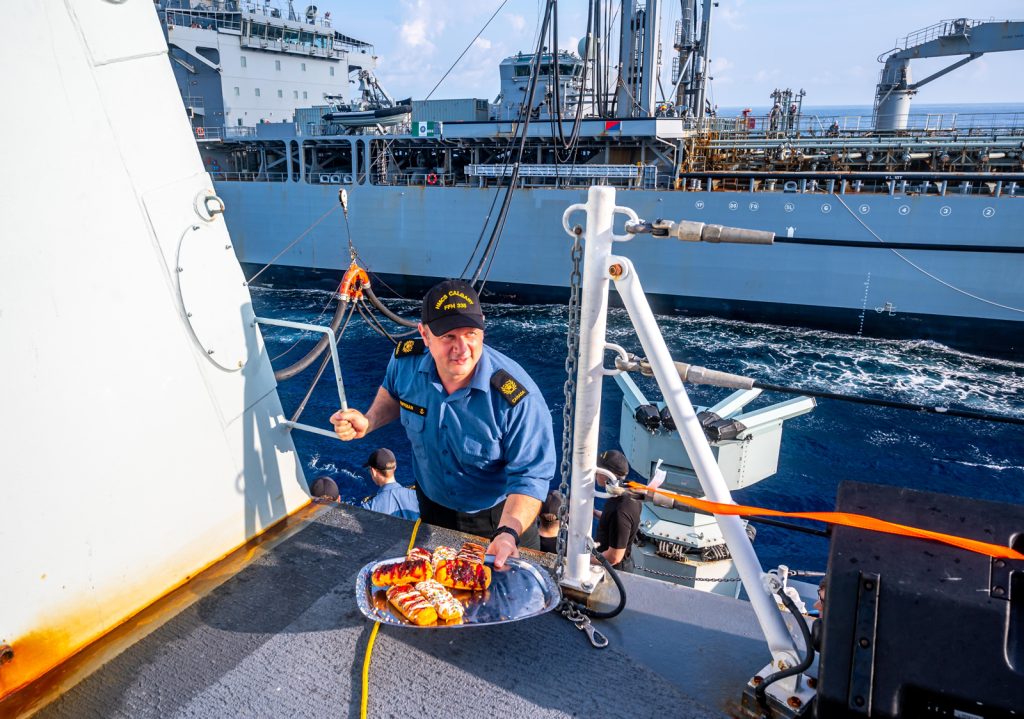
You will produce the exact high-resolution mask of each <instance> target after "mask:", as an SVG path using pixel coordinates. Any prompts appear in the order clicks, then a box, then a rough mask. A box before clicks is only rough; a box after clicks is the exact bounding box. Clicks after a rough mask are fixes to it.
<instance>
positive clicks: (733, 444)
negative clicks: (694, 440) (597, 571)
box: [615, 373, 815, 595]
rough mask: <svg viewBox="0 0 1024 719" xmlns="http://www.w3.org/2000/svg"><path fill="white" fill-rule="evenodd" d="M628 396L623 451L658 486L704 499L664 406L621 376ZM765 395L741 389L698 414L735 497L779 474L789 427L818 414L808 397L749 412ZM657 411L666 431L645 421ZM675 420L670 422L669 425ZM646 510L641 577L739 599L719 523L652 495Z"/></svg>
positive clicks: (621, 436) (639, 561)
mask: <svg viewBox="0 0 1024 719" xmlns="http://www.w3.org/2000/svg"><path fill="white" fill-rule="evenodd" d="M615 382H616V384H617V385H618V386H619V388H620V389H621V390H622V407H621V413H620V414H621V416H620V421H619V443H620V444H621V446H622V450H623V453H624V454H625V455H626V457H627V459H628V460H629V464H630V466H632V467H633V468H634V469H636V470H637V471H638V472H640V473H641V474H644V475H646V476H647V477H648V478H649V480H650V481H651V483H652V484H659V485H660V486H661V487H663V488H664V489H667V490H669V491H672V492H675V493H677V494H684V495H687V496H691V497H698V498H700V497H704V491H703V489H702V488H701V484H700V480H699V479H698V477H697V474H696V472H695V471H694V467H693V462H692V461H691V459H690V457H689V455H688V454H687V452H686V450H685V448H684V446H683V444H682V442H680V439H679V433H678V430H676V428H675V423H674V422H673V421H671V416H670V415H669V414H668V413H667V412H666V411H665V408H666V405H665V403H664V402H662V401H659V402H650V401H649V400H648V399H647V398H646V397H645V396H644V393H643V391H642V390H641V389H640V388H639V387H638V386H637V384H636V383H635V382H634V381H633V380H632V378H631V377H629V376H628V375H627V374H625V373H623V374H619V375H616V376H615ZM760 394H761V390H759V389H741V390H738V391H736V392H733V393H731V394H730V395H729V396H727V397H726V398H725V399H723V400H722V401H721V402H719V403H717V404H715V405H714V406H712V407H696V408H695V409H696V410H697V417H698V419H699V420H701V425H702V427H703V428H704V432H705V436H707V438H708V442H709V445H710V447H711V452H712V454H713V455H714V458H715V461H716V463H717V464H718V467H719V469H720V470H721V472H722V478H723V479H724V480H725V484H726V486H727V487H728V488H729V489H730V490H736V489H742V488H744V487H749V486H751V485H753V484H756V483H757V482H760V481H761V480H763V479H766V478H768V477H770V476H772V475H773V474H775V472H776V471H777V469H778V462H779V450H780V448H781V445H782V427H783V423H784V422H785V421H786V420H789V419H792V418H794V417H798V416H800V415H802V414H806V413H808V412H810V411H811V410H813V409H814V407H815V402H814V400H813V399H811V398H809V397H797V398H795V399H791V400H788V401H785V402H780V403H777V404H771V405H768V406H765V407H761V408H759V409H756V410H752V411H746V407H747V405H749V404H750V403H751V402H753V401H754V400H756V399H757V398H758V397H759V396H760ZM646 407H650V408H652V410H653V414H654V416H659V417H661V422H660V424H659V426H657V427H652V423H650V422H643V421H641V419H642V418H643V417H645V416H647V415H649V414H651V412H648V413H646V414H644V413H643V412H642V410H643V408H646ZM666 419H668V420H669V421H666ZM649 499H650V500H651V501H650V502H645V503H644V505H643V509H642V510H641V517H640V534H641V536H642V537H643V539H644V540H646V541H645V543H644V544H643V545H642V546H640V547H638V548H637V549H635V550H634V552H633V558H634V561H635V563H636V565H637V568H638V570H639V571H640V572H641V573H649V574H652V575H654V576H659V577H665V576H667V577H668V578H670V579H672V580H673V581H675V582H677V583H680V584H684V585H687V586H691V587H695V588H697V589H702V590H705V591H710V592H713V593H716V594H727V595H733V594H735V592H736V589H737V586H736V583H735V580H736V570H735V568H734V566H733V565H732V562H728V561H721V560H727V559H729V556H730V554H729V551H728V549H727V548H726V546H725V539H724V538H723V536H722V530H721V528H720V527H719V525H718V522H717V521H716V519H715V517H713V516H710V515H706V514H701V513H699V512H695V511H694V510H693V509H692V508H689V507H685V506H676V505H675V503H674V502H673V500H672V499H670V498H665V497H663V496H661V495H657V494H654V493H650V497H649Z"/></svg>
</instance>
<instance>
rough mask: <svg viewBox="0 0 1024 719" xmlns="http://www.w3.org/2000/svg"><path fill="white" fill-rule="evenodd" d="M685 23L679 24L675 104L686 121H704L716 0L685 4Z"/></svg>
mask: <svg viewBox="0 0 1024 719" xmlns="http://www.w3.org/2000/svg"><path fill="white" fill-rule="evenodd" d="M681 4H682V20H679V21H678V22H677V23H676V29H675V41H674V43H673V47H674V48H675V50H676V53H677V55H676V57H674V58H673V59H672V82H673V83H674V84H675V102H676V108H677V109H678V110H679V114H680V115H682V116H683V117H695V118H697V120H701V119H702V118H703V117H704V96H705V88H706V85H707V63H708V49H709V47H710V44H711V8H712V7H714V0H703V2H702V3H699V2H698V0H682V1H681Z"/></svg>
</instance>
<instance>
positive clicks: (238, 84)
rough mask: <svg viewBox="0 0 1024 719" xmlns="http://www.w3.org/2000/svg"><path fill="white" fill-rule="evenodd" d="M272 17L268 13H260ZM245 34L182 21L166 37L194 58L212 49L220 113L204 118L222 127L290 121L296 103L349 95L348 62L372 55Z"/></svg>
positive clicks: (369, 61) (363, 64)
mask: <svg viewBox="0 0 1024 719" xmlns="http://www.w3.org/2000/svg"><path fill="white" fill-rule="evenodd" d="M260 19H261V20H262V21H264V22H273V21H272V20H270V19H269V18H260ZM276 22H277V23H278V24H280V25H283V26H289V27H292V26H294V27H298V28H301V27H303V26H302V25H301V24H298V23H287V22H285V21H281V20H278V21H276ZM242 40H243V38H242V37H241V36H240V35H239V34H238V33H237V32H231V31H228V30H220V31H218V30H213V29H205V28H197V27H196V28H194V27H188V26H182V25H170V26H169V27H168V42H170V43H171V44H173V45H175V46H177V47H179V48H181V50H183V51H184V52H186V53H188V54H189V55H190V56H191V57H192V58H193V59H194V60H195V63H196V64H199V63H202V62H203V61H204V56H203V54H202V53H201V52H200V48H206V49H213V50H216V51H217V53H218V55H219V60H220V62H219V63H217V64H215V65H214V64H213V63H209V62H208V61H207V64H209V65H210V66H211V67H215V69H216V71H217V73H218V76H219V79H220V86H221V87H220V89H221V95H222V97H223V105H224V117H223V119H222V118H215V117H211V118H209V119H208V121H207V124H211V125H220V124H221V120H223V124H224V126H226V127H239V126H245V127H251V126H253V125H258V124H260V123H264V122H270V123H274V122H278V123H279V122H292V121H293V120H294V117H295V110H296V109H297V108H300V107H311V106H314V105H324V104H326V103H325V100H324V95H325V94H328V95H344V96H345V97H348V96H349V95H350V94H351V92H352V88H351V87H350V86H349V67H350V66H352V67H360V68H366V69H373V68H374V67H375V65H376V57H375V56H373V55H370V54H368V53H367V52H366V51H365V50H364V51H362V52H355V53H351V52H345V51H338V52H337V57H334V56H331V53H326V52H325V51H323V50H320V49H317V50H316V51H315V52H310V53H303V52H299V51H297V48H296V50H295V51H288V50H282V49H278V47H279V46H281V47H289V48H290V47H291V46H286V45H283V44H281V43H275V42H274V41H269V42H264V43H263V45H264V47H259V43H258V41H257V40H256V39H254V38H249V39H247V42H249V46H243V42H242Z"/></svg>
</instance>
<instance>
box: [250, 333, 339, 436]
mask: <svg viewBox="0 0 1024 719" xmlns="http://www.w3.org/2000/svg"><path fill="white" fill-rule="evenodd" d="M256 322H257V323H258V324H261V325H270V326H272V327H286V328H288V329H293V330H301V331H303V332H314V333H316V332H319V333H321V334H323V335H324V336H326V337H327V341H328V343H329V346H330V350H331V364H332V365H333V366H334V380H335V385H336V387H337V390H338V406H339V407H341V409H343V410H344V409H348V400H347V399H346V397H345V382H344V381H343V380H342V376H341V360H340V359H339V357H338V342H337V340H336V339H335V337H334V330H332V329H331V328H330V327H324V326H321V325H311V324H308V323H306V322H292V321H291V320H275V319H271V318H269V317H257V318H256ZM281 424H282V425H283V426H285V427H288V428H289V429H300V430H302V431H303V432H311V433H313V434H319V435H321V436H324V437H331V438H332V439H334V438H336V435H335V434H334V432H331V431H330V430H326V429H323V428H322V427H314V426H312V425H309V424H302V423H301V422H293V421H291V420H284V421H283V422H281Z"/></svg>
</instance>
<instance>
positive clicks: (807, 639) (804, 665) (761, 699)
mask: <svg viewBox="0 0 1024 719" xmlns="http://www.w3.org/2000/svg"><path fill="white" fill-rule="evenodd" d="M778 595H779V598H780V599H782V603H783V604H785V605H786V609H788V610H789V613H790V614H792V615H793V616H794V617H796V623H797V624H799V625H800V634H802V635H803V638H804V646H806V647H807V655H806V656H805V657H804V658H803V660H802V661H801V662H800V663H799V664H797V665H795V666H792V667H790V668H789V669H783V670H782V671H781V672H775V673H774V674H769V675H768V676H766V677H765V678H764V681H763V682H761V683H760V684H758V685H757V687H755V688H754V696H755V697H756V698H757V702H758V704H760V705H761V706H762V707H767V705H768V700H767V698H766V697H765V692H766V691H767V690H768V686H769V685H770V684H774V683H775V682H777V681H779V680H780V679H785V678H786V677H791V676H793V675H795V674H803V673H804V672H805V671H807V670H808V669H810V668H811V663H812V662H813V661H814V642H813V639H812V638H811V630H810V629H808V628H807V622H806V621H804V616H803V615H802V614H801V613H800V610H799V609H797V608H796V603H795V602H793V600H792V599H790V598H789V596H788V595H787V594H786V592H785V591H784V590H783V589H782V588H780V589H779V591H778Z"/></svg>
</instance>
